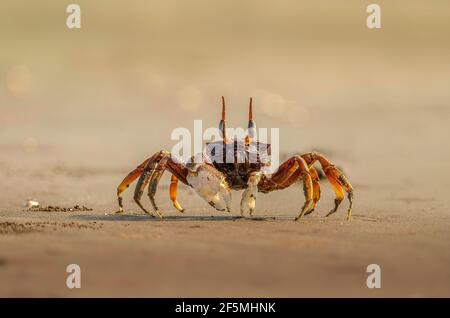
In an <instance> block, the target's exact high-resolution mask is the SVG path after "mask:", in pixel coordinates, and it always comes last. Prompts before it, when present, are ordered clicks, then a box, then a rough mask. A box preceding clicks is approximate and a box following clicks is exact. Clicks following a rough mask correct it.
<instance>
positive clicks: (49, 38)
mask: <svg viewBox="0 0 450 318" xmlns="http://www.w3.org/2000/svg"><path fill="white" fill-rule="evenodd" d="M69 3H70V2H65V1H48V0H40V1H32V2H30V1H23V0H14V1H9V0H2V2H1V4H0V40H1V46H0V173H1V174H2V178H4V180H5V179H6V180H7V181H6V189H5V190H4V191H3V196H4V197H12V198H14V199H13V200H9V201H8V200H6V201H5V200H2V201H3V203H2V205H4V207H8V208H13V207H14V208H15V207H17V203H18V201H19V200H22V198H25V197H26V196H40V197H42V196H43V195H44V194H49V193H50V194H52V193H53V194H55V193H57V194H63V193H64V191H65V190H66V189H65V188H64V185H63V184H64V183H62V182H60V181H61V180H57V179H55V178H58V176H61V175H62V176H63V177H69V178H72V179H68V180H69V181H70V182H77V180H80V179H83V180H85V182H87V181H89V180H93V178H94V177H95V176H98V175H108V176H111V182H110V183H111V184H110V183H109V182H108V184H107V187H103V186H102V187H101V189H100V188H98V189H97V190H98V192H100V193H104V197H105V202H108V204H111V202H114V189H115V186H116V183H118V182H119V181H120V179H121V178H122V176H123V174H125V173H127V172H128V171H129V170H131V169H132V168H133V167H135V166H136V165H137V164H139V163H140V162H142V161H143V159H145V158H147V157H148V156H150V155H151V154H153V153H154V152H155V151H157V150H160V149H170V148H171V147H172V146H173V145H174V143H175V142H173V141H171V140H170V133H171V131H172V130H173V129H174V128H176V127H187V128H193V120H194V119H203V120H204V123H203V125H204V127H208V126H216V125H217V124H218V121H219V116H220V96H222V95H224V96H225V97H226V100H227V104H228V105H229V106H228V123H229V126H231V127H245V125H246V122H247V118H246V116H247V107H248V99H249V97H250V96H253V98H254V108H255V111H254V112H255V117H256V123H257V125H258V127H267V128H271V127H278V128H280V141H281V145H280V147H281V150H282V152H285V153H289V154H290V153H294V152H306V151H311V150H318V151H323V152H324V153H325V154H327V155H328V156H330V158H331V159H332V160H334V161H336V163H338V164H339V165H342V166H344V167H345V171H346V173H347V174H348V176H349V178H350V179H351V180H353V182H354V183H355V184H357V185H359V186H360V187H363V186H368V185H369V184H371V185H374V184H375V185H379V186H386V185H408V186H412V187H413V186H414V185H416V186H417V187H420V186H421V183H422V182H423V180H424V178H429V180H433V184H432V185H430V186H433V185H435V184H438V185H439V186H442V185H445V184H447V185H448V180H446V179H445V175H446V174H448V164H447V162H448V160H449V159H450V153H449V152H448V151H447V150H446V149H444V147H445V141H444V138H445V137H446V136H448V133H449V132H450V131H449V130H450V129H449V128H448V118H449V103H450V89H449V84H450V63H449V62H450V43H449V39H450V19H449V14H450V2H448V1H444V0H441V1H439V0H435V1H433V2H429V1H425V0H422V1H419V0H408V1H407V0H404V1H377V2H376V3H377V4H379V5H380V6H381V18H382V29H373V30H371V29H368V28H367V27H366V18H367V16H368V13H366V7H367V5H368V4H369V3H370V2H368V1H356V0H354V1H333V0H329V1H323V0H321V1H314V2H311V1H297V0H289V1H287V0H283V1H264V0H258V1H256V0H255V1H234V0H231V1H230V0H228V1H206V0H190V1H174V0H165V1H147V0H145V1H144V0H133V1H106V0H98V1H95V2H94V1H87V0H78V1H76V3H78V4H79V5H80V6H81V25H82V28H81V29H68V28H67V27H66V18H67V16H68V13H66V7H67V5H68V4H69ZM431 163H432V165H433V167H434V168H436V169H428V168H427V166H428V165H430V164H431ZM52 180H53V181H52ZM427 180H428V179H427ZM436 187H437V185H436ZM55 188H57V189H55ZM8 189H9V190H8ZM52 191H53V192H52ZM58 191H59V192H58ZM80 191H81V190H80ZM71 195H75V194H73V193H72V194H71ZM63 200H70V196H66V199H63ZM105 204H106V203H105Z"/></svg>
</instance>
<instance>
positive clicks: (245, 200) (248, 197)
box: [241, 171, 262, 216]
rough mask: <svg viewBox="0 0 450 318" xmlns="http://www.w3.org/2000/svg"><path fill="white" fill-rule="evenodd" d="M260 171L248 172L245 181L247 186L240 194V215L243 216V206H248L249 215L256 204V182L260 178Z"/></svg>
mask: <svg viewBox="0 0 450 318" xmlns="http://www.w3.org/2000/svg"><path fill="white" fill-rule="evenodd" d="M261 175H262V173H261V172H260V171H258V172H253V173H251V174H250V176H249V178H248V182H247V188H246V189H245V191H244V193H243V194H242V199H241V215H242V216H244V211H245V208H248V210H249V213H250V216H252V214H253V210H254V209H255V204H256V194H257V192H258V183H259V180H261Z"/></svg>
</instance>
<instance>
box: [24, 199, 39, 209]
mask: <svg viewBox="0 0 450 318" xmlns="http://www.w3.org/2000/svg"><path fill="white" fill-rule="evenodd" d="M23 205H24V207H26V208H28V209H30V208H34V207H38V206H39V202H37V201H36V200H30V199H28V200H26V201H25V202H24V204H23Z"/></svg>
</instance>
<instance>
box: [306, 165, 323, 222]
mask: <svg viewBox="0 0 450 318" xmlns="http://www.w3.org/2000/svg"><path fill="white" fill-rule="evenodd" d="M309 174H310V175H311V180H312V186H313V202H312V204H311V207H310V208H309V210H308V211H306V212H305V215H308V214H311V213H312V212H314V209H315V208H316V206H317V203H318V202H319V201H320V184H319V175H318V173H317V170H316V169H315V168H314V167H312V166H311V167H310V168H309Z"/></svg>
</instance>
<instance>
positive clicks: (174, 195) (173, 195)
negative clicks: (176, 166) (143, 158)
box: [169, 175, 184, 213]
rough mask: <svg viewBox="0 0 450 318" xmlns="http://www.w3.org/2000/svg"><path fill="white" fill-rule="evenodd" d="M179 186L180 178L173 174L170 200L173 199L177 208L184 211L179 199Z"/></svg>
mask: <svg viewBox="0 0 450 318" xmlns="http://www.w3.org/2000/svg"><path fill="white" fill-rule="evenodd" d="M177 188H178V178H177V177H176V176H175V175H172V177H171V179H170V187H169V195H170V200H172V203H173V206H174V207H175V209H177V210H178V211H180V212H181V213H183V212H184V209H183V208H182V207H181V205H180V203H178V200H177Z"/></svg>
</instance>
